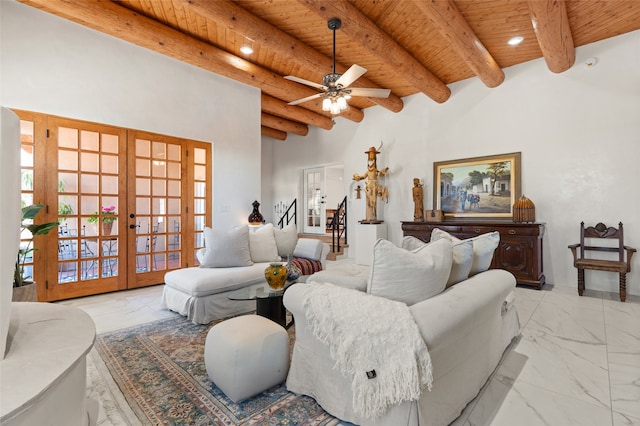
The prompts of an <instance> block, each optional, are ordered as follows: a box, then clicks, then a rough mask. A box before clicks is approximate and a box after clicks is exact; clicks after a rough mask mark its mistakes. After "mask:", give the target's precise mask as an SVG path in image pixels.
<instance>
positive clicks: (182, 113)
mask: <svg viewBox="0 0 640 426" xmlns="http://www.w3.org/2000/svg"><path fill="white" fill-rule="evenodd" d="M0 9H1V14H2V16H1V19H2V21H1V22H2V28H1V31H2V45H1V56H2V64H1V69H0V72H1V75H2V81H1V82H0V90H2V95H3V98H2V105H3V106H6V107H8V108H17V109H24V110H30V111H37V112H43V113H48V114H53V115H59V116H63V117H70V118H75V119H80V120H87V121H93V122H99V123H104V124H111V125H115V126H122V127H128V128H133V129H138V130H145V131H150V132H156V133H161V134H166V135H172V136H177V137H182V138H188V139H195V140H200V141H206V142H212V143H213V182H214V188H213V196H214V198H213V205H214V211H213V224H214V226H216V227H221V228H229V227H232V226H235V225H237V224H240V223H246V222H247V217H248V216H249V213H250V212H251V203H252V202H253V201H254V200H260V196H261V194H260V191H261V190H260V179H261V171H260V170H261V152H260V150H261V145H262V143H261V138H260V91H259V89H256V88H253V87H249V86H246V85H244V84H241V83H237V82H235V81H233V80H229V79H226V78H224V77H220V76H218V75H215V74H213V73H210V72H207V71H205V70H202V69H200V68H196V67H193V66H191V65H187V64H185V63H182V62H179V61H176V60H174V59H171V58H168V57H165V56H162V55H160V54H157V53H155V52H152V51H149V50H146V49H143V48H140V47H137V46H135V45H132V44H130V43H127V42H124V41H122V40H119V39H116V38H113V37H111V36H108V35H105V34H102V33H99V32H97V31H94V30H91V29H89V28H86V27H83V26H81V25H78V24H75V23H73V22H71V21H67V20H65V19H62V18H58V17H56V16H53V15H50V14H48V13H45V12H41V11H39V10H37V9H34V8H32V7H29V6H26V5H23V4H20V3H16V2H14V1H0Z"/></svg>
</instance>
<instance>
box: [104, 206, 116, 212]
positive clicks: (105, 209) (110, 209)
mask: <svg viewBox="0 0 640 426" xmlns="http://www.w3.org/2000/svg"><path fill="white" fill-rule="evenodd" d="M115 210H116V206H109V207H104V206H102V213H115Z"/></svg>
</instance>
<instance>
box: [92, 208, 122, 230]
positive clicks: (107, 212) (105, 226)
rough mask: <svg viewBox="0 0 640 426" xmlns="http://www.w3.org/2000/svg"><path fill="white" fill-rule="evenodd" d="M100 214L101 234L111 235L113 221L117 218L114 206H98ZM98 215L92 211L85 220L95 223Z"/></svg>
mask: <svg viewBox="0 0 640 426" xmlns="http://www.w3.org/2000/svg"><path fill="white" fill-rule="evenodd" d="M100 215H102V235H111V228H112V227H113V222H114V221H115V220H116V219H117V218H118V213H116V206H108V207H105V206H102V207H101V208H100ZM100 215H99V214H98V212H97V211H95V212H93V213H92V216H91V217H90V218H88V219H87V222H89V223H93V224H96V225H97V223H98V220H99V217H100Z"/></svg>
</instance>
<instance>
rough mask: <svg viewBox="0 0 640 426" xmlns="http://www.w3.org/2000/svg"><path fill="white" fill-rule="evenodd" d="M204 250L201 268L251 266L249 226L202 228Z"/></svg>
mask: <svg viewBox="0 0 640 426" xmlns="http://www.w3.org/2000/svg"><path fill="white" fill-rule="evenodd" d="M204 245H205V247H206V248H207V250H206V251H205V254H204V257H203V259H202V260H203V262H202V263H201V264H200V267H201V268H230V267H233V266H251V265H253V262H252V261H251V253H250V251H249V227H248V226H246V225H245V226H240V227H238V228H235V229H232V230H231V231H220V230H217V229H211V228H204Z"/></svg>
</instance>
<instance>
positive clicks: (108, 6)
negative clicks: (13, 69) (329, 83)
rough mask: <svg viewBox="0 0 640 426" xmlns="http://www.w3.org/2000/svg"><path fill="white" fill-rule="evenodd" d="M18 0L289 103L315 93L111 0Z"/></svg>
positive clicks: (356, 115)
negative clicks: (255, 88)
mask: <svg viewBox="0 0 640 426" xmlns="http://www.w3.org/2000/svg"><path fill="white" fill-rule="evenodd" d="M19 1H20V2H21V3H24V4H26V5H29V6H32V7H35V8H37V9H40V10H44V11H46V12H49V13H52V14H54V15H57V16H60V17H63V18H65V19H68V20H70V21H73V22H76V23H79V24H81V25H84V26H86V27H89V28H93V29H94V30H97V31H100V32H102V33H105V34H109V35H111V36H113V37H117V38H119V39H122V40H125V41H127V42H129V43H133V44H135V45H138V46H141V47H144V48H146V49H149V50H152V51H155V52H157V53H160V54H162V55H165V56H169V57H172V58H175V59H177V60H179V61H183V62H186V63H188V64H191V65H194V66H197V67H199V68H202V69H204V70H207V71H211V72H213V73H216V74H219V75H222V76H224V77H227V78H230V79H232V80H236V81H239V82H242V83H245V84H248V85H250V86H253V87H257V88H259V89H261V90H262V91H263V92H265V93H267V94H268V95H270V96H273V97H276V98H279V99H283V100H285V101H288V102H290V101H293V100H296V99H300V98H304V97H307V96H311V95H314V94H316V93H318V92H317V91H315V90H312V89H310V88H306V87H304V86H302V85H300V84H297V83H294V82H292V81H289V80H286V79H285V78H283V77H282V76H281V75H278V74H276V73H274V72H271V71H269V70H267V69H264V68H262V67H259V66H257V65H254V64H252V63H251V62H249V61H247V60H245V59H242V58H239V57H237V56H235V55H232V54H230V53H228V52H225V51H224V50H221V49H218V48H217V47H215V46H212V45H210V44H208V43H205V42H202V41H200V40H197V39H195V38H192V37H189V36H187V35H185V34H183V33H181V32H179V31H176V30H173V29H171V28H169V27H167V26H166V25H164V24H162V23H160V22H156V21H154V20H153V19H150V18H147V17H145V16H142V15H140V14H139V13H136V12H133V11H131V10H129V9H127V8H125V7H122V6H120V5H118V4H116V3H113V2H111V1H99V0H19ZM304 108H307V109H311V110H314V111H318V112H321V111H322V103H321V100H320V101H312V102H307V103H305V105H304ZM340 116H342V117H345V118H347V119H349V120H352V121H355V122H360V121H362V118H363V117H364V113H363V112H362V110H360V109H358V108H356V107H353V106H351V107H350V108H349V109H347V110H346V111H343V112H342V113H341V114H340Z"/></svg>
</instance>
